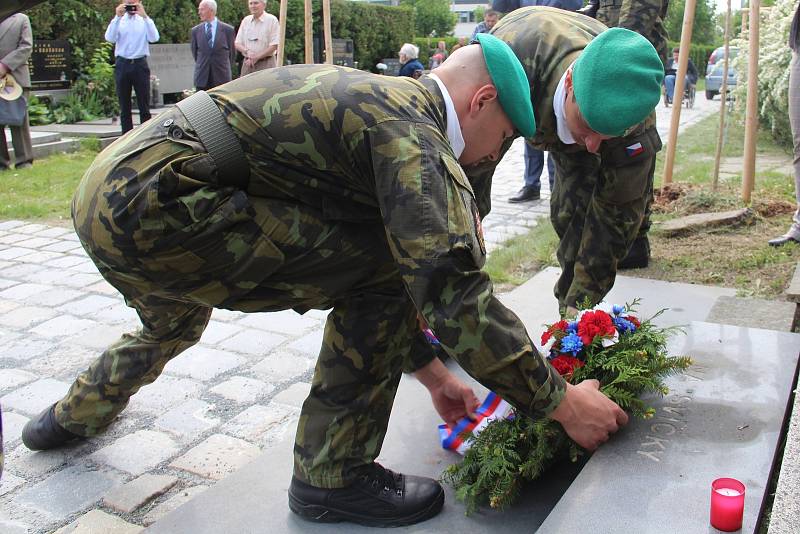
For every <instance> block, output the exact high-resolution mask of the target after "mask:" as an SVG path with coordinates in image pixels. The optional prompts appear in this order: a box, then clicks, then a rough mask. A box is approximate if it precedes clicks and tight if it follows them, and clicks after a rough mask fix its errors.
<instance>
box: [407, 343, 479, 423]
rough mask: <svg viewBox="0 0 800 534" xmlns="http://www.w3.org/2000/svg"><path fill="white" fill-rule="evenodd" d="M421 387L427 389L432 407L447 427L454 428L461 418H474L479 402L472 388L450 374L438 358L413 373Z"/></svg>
mask: <svg viewBox="0 0 800 534" xmlns="http://www.w3.org/2000/svg"><path fill="white" fill-rule="evenodd" d="M414 376H416V377H417V380H419V381H420V382H421V383H422V385H424V386H425V387H426V388H428V392H430V394H431V400H433V407H434V408H436V411H437V412H438V413H439V415H440V416H441V418H442V420H444V422H445V423H447V424H448V425H450V426H451V427H452V426H455V424H456V423H457V422H458V420H459V419H461V418H462V417H469V418H470V419H474V418H475V410H476V409H477V408H478V406H480V401H479V400H478V397H476V396H475V393H473V392H472V388H470V387H469V386H467V385H466V384H465V383H463V382H462V381H461V380H459V379H458V378H456V376H455V375H454V374H453V373H451V372H450V370H449V369H447V367H445V366H444V364H443V363H442V361H441V360H440V359H439V358H433V359H432V360H431V361H430V362H429V363H428V364H427V365H426V366H424V367H421V368H420V369H417V370H416V371H414Z"/></svg>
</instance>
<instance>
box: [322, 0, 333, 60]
mask: <svg viewBox="0 0 800 534" xmlns="http://www.w3.org/2000/svg"><path fill="white" fill-rule="evenodd" d="M322 27H323V29H324V30H325V63H327V64H328V65H333V37H332V36H331V0H322Z"/></svg>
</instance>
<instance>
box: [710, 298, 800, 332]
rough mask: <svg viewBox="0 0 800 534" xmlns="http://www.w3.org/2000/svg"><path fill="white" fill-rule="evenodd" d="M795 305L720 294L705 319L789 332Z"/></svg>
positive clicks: (711, 321)
mask: <svg viewBox="0 0 800 534" xmlns="http://www.w3.org/2000/svg"><path fill="white" fill-rule="evenodd" d="M796 306H797V305H796V304H794V303H793V302H785V301H781V300H764V299H749V298H739V297H729V296H722V297H719V298H718V299H717V302H716V303H714V307H713V308H711V311H709V313H708V317H706V321H708V322H709V323H720V324H730V325H734V326H747V327H750V328H764V329H766V330H779V331H781V332H791V331H792V316H793V315H794V310H795V308H796Z"/></svg>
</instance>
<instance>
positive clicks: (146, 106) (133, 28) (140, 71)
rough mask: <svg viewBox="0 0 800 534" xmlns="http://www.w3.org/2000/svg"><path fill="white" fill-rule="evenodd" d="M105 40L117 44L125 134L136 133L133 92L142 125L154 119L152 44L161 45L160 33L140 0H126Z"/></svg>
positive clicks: (116, 70) (116, 64) (116, 73)
mask: <svg viewBox="0 0 800 534" xmlns="http://www.w3.org/2000/svg"><path fill="white" fill-rule="evenodd" d="M115 15H116V16H115V17H114V18H113V19H112V20H111V22H110V23H109V24H108V28H107V29H106V35H105V39H106V41H108V42H109V43H114V56H115V61H114V79H115V81H116V83H117V98H119V114H120V122H121V123H122V133H125V132H127V131H129V130H132V129H133V119H132V117H131V89H133V91H135V92H136V103H137V104H138V106H139V122H140V123H144V122H145V121H147V120H149V119H150V67H149V66H148V65H147V56H149V55H150V46H149V44H150V43H155V42H156V41H158V29H157V28H156V24H155V22H153V19H151V18H150V17H148V16H147V12H146V11H145V9H144V6H143V5H142V3H141V2H140V1H139V0H126V2H125V3H123V4H120V5H118V6H117V8H116V13H115Z"/></svg>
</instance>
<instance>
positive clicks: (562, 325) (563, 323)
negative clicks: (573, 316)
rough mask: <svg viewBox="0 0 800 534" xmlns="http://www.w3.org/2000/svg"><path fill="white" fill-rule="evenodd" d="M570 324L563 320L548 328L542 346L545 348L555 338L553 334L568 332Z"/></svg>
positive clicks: (543, 336) (543, 335)
mask: <svg viewBox="0 0 800 534" xmlns="http://www.w3.org/2000/svg"><path fill="white" fill-rule="evenodd" d="M568 324H569V323H567V321H564V320H563V319H562V320H561V321H558V322H557V323H553V324H551V325H550V326H548V327H547V330H545V332H544V333H543V334H542V346H544V345H545V344H546V343H547V342H548V341H550V338H551V337H553V334H555V333H556V332H558V331H561V332H566V331H567V325H568Z"/></svg>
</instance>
